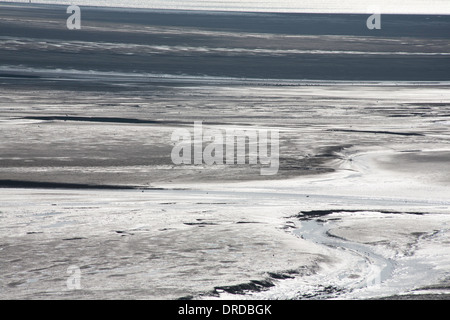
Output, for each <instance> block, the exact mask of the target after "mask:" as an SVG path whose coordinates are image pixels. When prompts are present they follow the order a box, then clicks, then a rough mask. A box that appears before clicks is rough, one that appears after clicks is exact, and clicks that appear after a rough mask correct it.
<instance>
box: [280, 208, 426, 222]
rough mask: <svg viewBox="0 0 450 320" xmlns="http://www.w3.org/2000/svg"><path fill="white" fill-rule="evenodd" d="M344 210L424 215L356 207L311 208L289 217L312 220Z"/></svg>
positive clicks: (422, 213) (421, 213)
mask: <svg viewBox="0 0 450 320" xmlns="http://www.w3.org/2000/svg"><path fill="white" fill-rule="evenodd" d="M342 212H350V213H355V212H361V213H363V212H378V213H384V214H413V215H424V214H426V213H424V212H401V211H390V210H355V209H350V210H348V209H330V210H311V211H300V212H299V213H298V214H297V215H295V216H293V217H289V218H298V219H300V220H310V219H317V218H320V217H324V216H327V215H330V214H333V213H342Z"/></svg>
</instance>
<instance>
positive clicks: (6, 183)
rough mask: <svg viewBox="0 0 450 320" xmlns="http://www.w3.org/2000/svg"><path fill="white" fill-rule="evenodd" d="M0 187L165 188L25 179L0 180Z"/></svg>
mask: <svg viewBox="0 0 450 320" xmlns="http://www.w3.org/2000/svg"><path fill="white" fill-rule="evenodd" d="M0 188H20V189H106V190H141V189H142V190H165V189H164V188H148V187H137V186H121V185H97V184H84V183H65V182H43V181H25V180H0Z"/></svg>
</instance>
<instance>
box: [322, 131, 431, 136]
mask: <svg viewBox="0 0 450 320" xmlns="http://www.w3.org/2000/svg"><path fill="white" fill-rule="evenodd" d="M327 131H333V132H357V133H373V134H392V135H397V136H420V137H423V136H424V134H422V133H417V132H394V131H377V130H352V129H327Z"/></svg>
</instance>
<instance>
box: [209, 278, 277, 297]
mask: <svg viewBox="0 0 450 320" xmlns="http://www.w3.org/2000/svg"><path fill="white" fill-rule="evenodd" d="M274 286H275V284H274V283H273V282H272V281H270V280H251V281H250V282H248V283H242V284H238V285H233V286H222V287H215V288H214V292H215V293H216V294H217V295H218V294H219V293H220V292H221V291H224V292H227V293H231V294H246V293H248V292H260V291H263V290H266V289H268V288H271V287H274Z"/></svg>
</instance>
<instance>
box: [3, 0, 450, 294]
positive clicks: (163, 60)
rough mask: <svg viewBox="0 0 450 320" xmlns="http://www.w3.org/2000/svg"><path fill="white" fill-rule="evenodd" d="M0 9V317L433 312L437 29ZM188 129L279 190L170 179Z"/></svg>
mask: <svg viewBox="0 0 450 320" xmlns="http://www.w3.org/2000/svg"><path fill="white" fill-rule="evenodd" d="M0 8H1V10H0V30H1V32H0V42H1V46H0V97H1V99H0V109H1V110H2V112H1V115H0V136H1V137H2V141H1V143H0V154H1V156H0V191H1V192H0V199H1V201H0V202H1V204H0V221H1V228H0V230H1V232H0V235H1V236H0V252H1V256H2V258H1V260H0V269H1V270H2V274H1V277H0V297H1V298H2V299H61V298H62V299H117V298H119V299H140V298H143V299H179V298H192V299H202V298H203V299H204V298H206V299H220V298H231V299H252V298H264V299H340V298H341V299H345V298H349V299H362V298H364V299H371V298H382V297H386V296H390V297H391V298H404V299H413V298H417V297H421V298H423V299H426V298H430V297H439V298H443V297H444V298H445V297H448V285H446V283H447V282H446V281H448V276H449V272H450V261H449V260H448V254H447V252H448V244H449V241H448V234H449V233H448V223H449V222H450V221H448V217H449V210H450V202H449V200H448V194H449V193H450V190H449V184H448V182H449V179H450V178H449V174H448V173H449V172H450V170H449V169H450V168H449V163H450V162H449V161H448V159H449V157H450V151H449V150H450V148H449V141H450V139H449V138H450V137H449V135H450V134H449V124H450V122H449V121H448V117H449V115H450V94H449V92H450V90H449V87H450V84H449V82H448V81H449V78H448V74H450V72H449V71H450V70H448V68H449V63H448V61H449V60H448V59H449V57H448V52H449V51H450V50H449V45H448V43H449V42H448V32H446V30H449V29H448V24H449V20H448V17H445V16H441V17H438V16H435V17H426V16H413V17H411V16H388V17H386V19H385V20H384V21H385V23H386V25H384V26H386V27H384V28H383V29H382V30H381V31H380V32H379V33H377V34H373V33H369V32H368V30H367V29H365V20H364V17H361V16H358V15H342V16H341V15H337V16H336V15H291V14H290V15H279V14H275V15H270V14H244V15H242V14H240V15H237V16H234V15H232V14H230V13H227V14H224V13H209V14H207V13H193V12H191V13H189V14H186V13H182V12H167V11H164V12H154V11H143V12H135V11H127V12H124V11H121V10H100V9H98V8H95V9H86V10H84V9H83V17H84V18H83V27H82V30H80V31H79V32H78V31H68V30H65V19H66V18H67V15H66V14H65V10H62V11H61V8H62V7H57V6H56V7H55V6H52V7H48V6H43V7H40V6H37V7H35V6H32V7H31V6H30V7H29V6H12V7H11V6H7V5H1V6H0ZM429 19H432V21H433V23H428V22H429ZM23 21H27V23H24V22H23ZM262 22H264V23H262ZM359 23H361V25H362V27H361V28H359V27H355V26H356V25H359ZM394 25H395V26H396V28H390V26H394ZM293 26H295V27H293ZM412 26H420V28H413V27H412ZM194 121H202V122H203V125H204V127H205V128H210V129H219V130H225V129H227V128H243V129H270V128H272V129H277V130H279V132H280V169H279V172H278V174H277V175H274V176H261V175H260V167H259V166H249V165H224V166H212V167H210V166H206V165H192V166H189V165H187V166H182V167H179V166H175V165H174V164H173V163H172V161H171V158H170V152H171V150H172V148H173V144H172V142H171V139H170V137H171V134H172V132H173V131H174V130H175V129H177V128H186V129H188V130H192V127H193V124H194ZM305 217H307V218H308V219H306V220H305V219H304V218H305ZM305 221H307V222H305ZM330 239H331V240H330ZM349 248H350V249H351V250H350V249H349ZM352 250H353V251H352ZM367 252H369V254H367ZM374 257H375V258H374ZM386 261H389V266H390V267H389V268H384V267H383V266H382V265H383V263H384V262H386ZM71 266H76V267H78V268H79V269H80V271H81V290H69V289H68V287H67V279H68V276H69V274H68V273H67V271H68V268H69V267H71ZM379 267H381V269H383V270H386V272H385V273H384V274H383V277H381V279H382V281H381V283H373V282H370V281H369V280H371V279H373V277H374V272H375V271H376V270H378V269H377V268H379ZM388 271H389V272H388ZM375 275H376V274H375ZM375 279H377V278H375ZM373 284H375V285H373ZM378 285H379V286H378ZM424 288H426V289H424ZM437 294H439V296H437Z"/></svg>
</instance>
